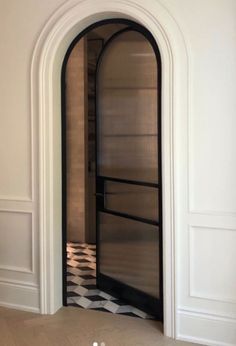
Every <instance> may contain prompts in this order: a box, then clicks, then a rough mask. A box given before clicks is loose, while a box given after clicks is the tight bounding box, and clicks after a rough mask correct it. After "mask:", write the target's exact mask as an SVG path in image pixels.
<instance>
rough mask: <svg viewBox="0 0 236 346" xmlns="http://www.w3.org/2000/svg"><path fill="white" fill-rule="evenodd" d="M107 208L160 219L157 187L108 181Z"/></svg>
mask: <svg viewBox="0 0 236 346" xmlns="http://www.w3.org/2000/svg"><path fill="white" fill-rule="evenodd" d="M105 208H108V209H111V210H114V211H118V212H121V213H126V214H129V215H132V216H138V217H142V218H145V219H149V220H153V221H158V219H159V205H158V193H157V189H156V188H153V187H147V186H140V185H131V184H124V183H117V182H113V181H106V183H105Z"/></svg>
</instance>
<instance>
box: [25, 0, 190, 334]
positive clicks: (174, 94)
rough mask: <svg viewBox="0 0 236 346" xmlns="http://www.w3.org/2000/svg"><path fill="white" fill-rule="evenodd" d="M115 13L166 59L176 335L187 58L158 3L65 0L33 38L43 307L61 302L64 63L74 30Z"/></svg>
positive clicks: (168, 314) (167, 288)
mask: <svg viewBox="0 0 236 346" xmlns="http://www.w3.org/2000/svg"><path fill="white" fill-rule="evenodd" d="M114 17H115V18H117V17H122V18H128V19H131V20H134V21H136V22H139V23H142V24H143V25H144V26H145V27H146V28H147V29H148V30H149V31H150V32H151V33H152V35H153V37H154V38H155V41H156V42H157V43H158V47H159V49H160V53H161V57H162V62H163V75H162V83H163V88H164V89H163V94H162V96H163V97H162V112H163V122H162V130H163V131H162V133H163V137H162V139H163V140H162V151H163V153H164V155H163V157H164V161H163V168H162V171H163V175H162V178H163V229H164V232H163V234H164V237H163V259H164V262H163V268H164V271H163V283H164V284H163V287H164V290H163V296H164V333H165V335H167V336H171V337H175V336H176V319H177V313H178V312H177V303H176V299H177V286H178V282H179V281H181V279H180V274H179V272H177V271H176V262H177V255H176V248H177V244H178V240H179V234H180V233H181V232H182V229H183V228H184V227H186V224H185V221H184V220H183V218H181V217H179V218H178V222H176V215H177V216H179V215H180V214H183V213H184V211H183V209H184V208H185V209H186V208H187V207H186V206H187V190H186V186H185V185H186V184H185V183H186V180H187V177H186V171H185V167H186V166H187V153H186V148H187V133H188V129H187V126H188V125H187V124H188V121H187V119H188V55H187V49H186V43H185V40H184V37H183V34H182V31H181V29H180V27H179V25H178V23H177V22H176V20H175V18H174V17H173V16H172V14H171V13H170V12H169V11H168V10H167V9H166V8H165V7H164V6H163V5H161V4H160V3H159V1H153V2H147V3H142V4H141V3H140V1H139V0H132V1H130V0H122V1H119V0H114V1H113V0H110V1H109V2H107V1H106V0H101V1H99V2H98V3H97V4H96V7H95V6H94V2H93V1H90V0H87V1H86V2H84V1H82V2H78V3H75V2H74V0H70V1H67V2H66V3H64V4H63V5H62V6H61V7H60V8H59V9H58V10H57V11H56V12H55V13H54V14H53V16H52V17H51V18H50V19H49V20H48V22H47V23H46V25H45V26H44V28H43V30H42V32H41V34H40V36H39V38H38V40H37V42H36V45H35V49H34V52H33V55H32V62H31V109H32V119H33V121H34V122H33V124H34V126H35V125H36V124H37V123H39V127H38V128H37V127H36V129H35V133H36V134H38V139H39V143H38V146H39V148H38V151H39V159H38V164H39V173H38V174H39V197H38V199H37V201H38V203H39V216H38V218H39V240H40V246H39V264H40V281H39V289H40V302H39V304H40V311H41V313H44V314H45V313H51V314H52V313H54V312H56V311H57V310H58V309H59V308H60V307H61V306H62V271H61V258H62V250H61V249H62V247H61V243H62V239H61V230H62V224H61V214H62V208H61V176H60V172H61V117H60V114H61V105H60V95H61V88H60V75H61V73H60V72H61V64H62V61H63V58H64V56H65V53H66V50H67V48H68V46H69V44H70V42H71V41H72V40H73V38H74V37H75V36H76V34H77V33H78V32H82V31H83V30H84V29H85V28H86V27H88V26H89V25H91V24H92V23H95V22H97V21H100V20H103V19H104V18H114ZM177 100H181V102H177ZM174 120H175V121H174ZM174 133H175V136H174ZM174 148H175V150H174ZM177 154H178V155H177ZM176 155H177V158H180V160H176ZM174 162H175V165H174ZM178 162H181V166H180V165H179V164H178ZM174 166H175V170H174ZM180 177H181V179H180ZM179 179H180V183H179V188H178V189H177V188H176V181H177V180H179ZM180 188H181V193H180V192H179V189H180ZM36 197H37V196H36ZM37 201H36V202H37ZM185 209H184V210H185Z"/></svg>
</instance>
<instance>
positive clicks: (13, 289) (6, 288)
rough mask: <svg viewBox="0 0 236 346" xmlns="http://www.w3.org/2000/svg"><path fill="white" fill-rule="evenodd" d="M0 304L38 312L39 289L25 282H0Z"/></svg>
mask: <svg viewBox="0 0 236 346" xmlns="http://www.w3.org/2000/svg"><path fill="white" fill-rule="evenodd" d="M0 306H4V307H7V308H11V309H17V310H23V311H30V312H36V313H39V312H40V309H39V289H38V288H37V287H33V286H32V287H31V286H29V285H28V284H27V283H26V284H25V285H23V284H20V285H19V284H15V283H9V282H0Z"/></svg>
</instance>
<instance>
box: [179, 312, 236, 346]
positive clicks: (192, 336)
mask: <svg viewBox="0 0 236 346" xmlns="http://www.w3.org/2000/svg"><path fill="white" fill-rule="evenodd" d="M177 339H178V340H183V341H189V342H195V343H198V344H203V345H209V346H235V345H236V319H233V318H227V317H220V316H219V317H217V316H216V315H211V314H208V313H207V314H205V313H202V312H193V311H188V310H183V309H179V310H178V314H177Z"/></svg>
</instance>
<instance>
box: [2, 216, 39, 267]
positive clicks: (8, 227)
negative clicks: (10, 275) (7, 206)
mask: <svg viewBox="0 0 236 346" xmlns="http://www.w3.org/2000/svg"><path fill="white" fill-rule="evenodd" d="M0 224H1V228H0V244H1V251H0V269H2V270H7V271H13V272H22V273H33V270H34V251H33V249H34V242H33V239H34V235H33V231H34V229H33V214H32V212H26V211H6V210H2V211H0Z"/></svg>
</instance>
